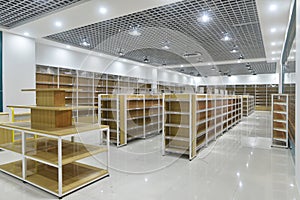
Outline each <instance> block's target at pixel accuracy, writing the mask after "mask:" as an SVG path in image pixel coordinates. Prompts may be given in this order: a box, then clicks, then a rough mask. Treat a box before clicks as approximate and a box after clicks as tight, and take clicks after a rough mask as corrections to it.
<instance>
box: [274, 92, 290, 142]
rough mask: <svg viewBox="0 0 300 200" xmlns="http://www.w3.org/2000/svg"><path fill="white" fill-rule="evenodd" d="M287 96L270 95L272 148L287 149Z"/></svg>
mask: <svg viewBox="0 0 300 200" xmlns="http://www.w3.org/2000/svg"><path fill="white" fill-rule="evenodd" d="M288 102H289V95H287V94H272V146H273V147H283V148H288V145H289V144H288V130H289V123H288V121H289V119H288V117H289V114H288V112H289V108H288V106H289V104H288Z"/></svg>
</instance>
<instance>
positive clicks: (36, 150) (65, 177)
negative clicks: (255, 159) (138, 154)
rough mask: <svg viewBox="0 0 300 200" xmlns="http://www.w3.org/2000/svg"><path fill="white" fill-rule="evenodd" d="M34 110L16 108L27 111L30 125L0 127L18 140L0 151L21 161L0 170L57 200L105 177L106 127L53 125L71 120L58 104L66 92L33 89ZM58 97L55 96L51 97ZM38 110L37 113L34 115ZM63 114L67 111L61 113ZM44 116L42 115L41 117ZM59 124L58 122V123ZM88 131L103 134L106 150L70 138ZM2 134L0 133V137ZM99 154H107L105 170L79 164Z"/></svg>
mask: <svg viewBox="0 0 300 200" xmlns="http://www.w3.org/2000/svg"><path fill="white" fill-rule="evenodd" d="M24 91H36V92H37V93H39V94H37V99H36V103H37V105H36V106H16V107H24V108H29V109H31V122H10V123H1V124H0V128H1V130H8V131H10V133H11V134H13V133H14V132H20V133H21V139H20V140H16V141H9V142H5V143H1V144H0V149H3V150H7V151H11V152H14V153H17V154H19V155H21V159H20V160H18V161H13V162H10V163H6V164H3V165H0V170H1V171H2V172H5V173H7V174H10V175H12V176H14V177H16V178H19V179H21V180H22V181H23V182H26V183H30V184H32V185H34V186H36V187H38V188H41V189H43V190H45V191H47V192H49V193H51V194H54V195H56V196H58V197H63V196H64V195H67V194H69V193H71V192H73V191H75V190H77V189H79V188H81V187H84V186H86V185H88V184H90V183H92V182H94V181H96V180H99V179H101V178H104V177H106V176H108V164H109V153H108V152H109V127H108V126H106V125H99V124H86V123H73V122H72V120H70V121H69V120H66V121H64V122H63V123H59V124H57V121H58V120H60V118H61V117H63V118H67V119H69V118H70V119H72V112H69V111H70V109H71V110H72V109H74V107H73V108H66V107H65V106H64V105H63V103H62V102H64V100H65V94H66V92H67V89H66V90H64V89H57V88H54V89H49V88H48V89H34V90H24ZM57 92H58V93H59V95H55V93H57ZM47 108H48V109H47ZM37 110H39V111H41V113H37V112H36V111H37ZM49 111H54V112H56V113H55V114H54V115H53V116H51V117H52V119H53V120H45V121H39V120H37V119H38V118H42V116H41V117H38V115H46V114H47V113H48V112H49ZM65 111H68V112H67V113H65ZM44 112H45V113H44ZM61 120H62V119H61ZM91 131H100V133H99V135H103V132H106V136H107V141H108V143H107V146H106V147H101V146H95V145H90V144H83V143H80V142H74V137H77V136H79V135H80V134H84V133H86V132H91ZM3 133H5V132H3V131H0V134H3ZM99 153H106V154H107V166H106V169H102V168H99V167H95V166H89V165H87V164H83V163H80V162H79V161H80V160H81V159H84V158H87V157H90V156H92V155H96V154H99Z"/></svg>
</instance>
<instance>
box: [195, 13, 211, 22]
mask: <svg viewBox="0 0 300 200" xmlns="http://www.w3.org/2000/svg"><path fill="white" fill-rule="evenodd" d="M197 20H198V22H203V23H207V22H209V21H210V16H209V15H208V13H207V12H204V13H202V15H201V16H200V17H198V19H197Z"/></svg>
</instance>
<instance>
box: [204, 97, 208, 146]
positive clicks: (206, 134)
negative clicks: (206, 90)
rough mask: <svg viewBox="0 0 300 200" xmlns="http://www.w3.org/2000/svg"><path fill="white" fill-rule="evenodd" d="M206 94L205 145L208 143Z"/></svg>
mask: <svg viewBox="0 0 300 200" xmlns="http://www.w3.org/2000/svg"><path fill="white" fill-rule="evenodd" d="M205 96H206V100H205V101H206V111H205V113H206V119H205V126H206V131H205V132H206V133H205V146H206V147H207V144H208V119H207V118H208V94H206V95H205Z"/></svg>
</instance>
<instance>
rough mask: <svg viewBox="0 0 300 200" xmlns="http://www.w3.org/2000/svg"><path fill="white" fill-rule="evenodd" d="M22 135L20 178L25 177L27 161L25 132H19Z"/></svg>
mask: <svg viewBox="0 0 300 200" xmlns="http://www.w3.org/2000/svg"><path fill="white" fill-rule="evenodd" d="M21 137H22V178H23V181H24V180H25V179H26V171H27V161H26V135H25V132H24V131H22V132H21Z"/></svg>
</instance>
